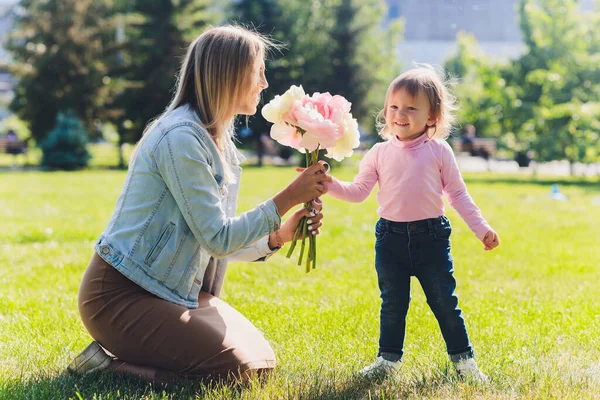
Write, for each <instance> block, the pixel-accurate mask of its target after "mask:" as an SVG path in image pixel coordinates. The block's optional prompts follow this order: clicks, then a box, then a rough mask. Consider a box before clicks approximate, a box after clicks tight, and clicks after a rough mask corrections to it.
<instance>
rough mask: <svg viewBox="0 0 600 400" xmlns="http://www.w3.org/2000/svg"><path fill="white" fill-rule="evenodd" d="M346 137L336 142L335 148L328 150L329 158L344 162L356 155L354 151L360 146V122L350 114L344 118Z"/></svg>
mask: <svg viewBox="0 0 600 400" xmlns="http://www.w3.org/2000/svg"><path fill="white" fill-rule="evenodd" d="M343 126H344V136H342V138H341V139H338V140H336V142H335V146H333V147H331V148H328V149H327V154H325V155H326V156H327V157H329V158H333V159H334V160H336V161H342V160H343V159H344V158H346V157H350V156H351V155H352V154H353V153H354V149H355V148H357V147H358V145H359V144H360V132H359V131H358V122H357V121H356V120H355V119H354V118H352V114H350V113H348V114H346V115H345V116H344V122H343Z"/></svg>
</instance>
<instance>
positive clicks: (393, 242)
mask: <svg viewBox="0 0 600 400" xmlns="http://www.w3.org/2000/svg"><path fill="white" fill-rule="evenodd" d="M454 110H455V105H454V99H453V97H452V96H451V95H450V93H449V92H448V89H447V88H446V86H445V84H444V82H443V81H442V79H441V78H440V76H438V74H437V73H436V72H435V71H434V70H433V68H431V67H429V66H421V67H418V68H415V69H412V70H409V71H408V72H405V73H404V74H402V75H400V76H399V77H397V78H396V79H395V80H394V81H393V82H392V83H391V84H390V86H389V88H388V90H387V93H386V98H385V105H384V109H383V110H382V111H381V112H380V114H379V116H378V122H379V128H380V135H381V136H382V137H383V138H384V139H385V140H386V141H385V142H383V143H378V144H376V145H375V146H373V148H371V150H369V152H368V153H367V154H366V156H365V157H364V159H363V160H362V162H361V164H360V169H359V173H358V175H357V176H356V178H355V179H354V181H353V182H352V183H349V182H340V181H338V180H336V179H334V180H333V182H332V183H331V184H330V185H329V188H328V190H329V194H330V195H331V196H333V197H335V198H338V199H341V200H346V201H351V202H362V201H364V200H365V199H366V198H367V197H368V196H369V194H370V193H371V191H372V190H373V187H374V186H375V183H379V192H378V193H377V202H378V203H379V209H378V210H377V213H378V214H379V216H380V217H381V218H380V219H379V221H378V222H377V225H376V226H375V236H376V243H375V269H376V270H377V276H378V282H379V289H380V291H381V299H382V303H381V320H380V336H379V352H378V355H377V359H376V361H375V362H374V363H373V364H372V365H370V366H368V367H366V368H364V369H363V370H362V371H361V373H363V374H364V375H367V376H368V375H373V374H380V373H388V372H391V371H393V370H394V369H395V368H397V367H399V366H400V361H401V360H402V355H403V345H404V335H405V329H406V314H407V312H408V305H409V302H410V278H411V276H416V277H417V279H418V280H419V282H420V283H421V286H422V287H423V291H424V292H425V295H426V297H427V303H428V304H429V306H430V307H431V310H432V311H433V313H434V315H435V317H436V319H437V320H438V323H439V325H440V329H441V331H442V335H443V337H444V340H445V341H446V347H447V351H448V354H449V355H450V359H451V360H452V362H453V363H454V365H455V367H456V369H457V372H458V373H459V375H461V376H462V377H468V378H471V379H475V380H478V381H485V380H486V379H487V378H486V376H485V375H484V374H483V373H482V372H481V371H480V370H479V369H478V368H477V364H476V363H475V361H474V360H473V355H474V353H473V349H472V348H471V343H470V342H469V337H468V335H467V329H466V327H465V323H464V320H463V317H462V313H461V310H460V308H458V298H457V296H456V294H455V293H454V289H455V288H456V281H455V279H454V274H453V272H454V266H453V261H452V256H451V254H450V233H451V230H452V228H451V226H450V221H449V220H448V218H446V216H444V204H443V202H442V194H445V195H446V197H447V199H448V201H449V202H450V204H451V205H452V207H454V208H455V209H456V211H458V213H459V214H460V216H461V217H462V218H463V219H464V220H465V222H466V223H467V224H468V226H469V228H471V230H472V231H473V233H474V234H475V235H476V236H477V237H478V238H479V239H480V240H481V241H482V242H483V244H484V246H485V250H492V249H494V248H495V247H497V246H498V244H499V243H500V241H499V238H498V235H497V234H496V232H494V230H493V229H491V228H490V226H489V225H488V223H487V222H486V221H485V219H483V217H482V216H481V213H480V211H479V208H478V207H477V206H476V205H475V203H474V202H473V199H472V198H471V197H470V196H469V193H468V192H467V188H466V186H465V183H464V182H463V180H462V177H461V175H460V171H459V170H458V167H457V165H456V160H455V158H454V154H453V152H452V149H451V148H450V146H449V145H448V143H447V142H446V141H445V140H444V139H446V138H447V137H448V135H449V130H450V126H451V124H452V121H453V119H454V117H453V115H452V112H453V111H454Z"/></svg>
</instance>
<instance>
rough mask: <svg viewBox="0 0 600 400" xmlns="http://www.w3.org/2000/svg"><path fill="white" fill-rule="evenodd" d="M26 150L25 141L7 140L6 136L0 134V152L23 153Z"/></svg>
mask: <svg viewBox="0 0 600 400" xmlns="http://www.w3.org/2000/svg"><path fill="white" fill-rule="evenodd" d="M26 152H27V141H26V140H17V141H12V142H11V141H9V140H8V138H7V137H6V136H0V153H8V154H14V155H16V154H25V153H26Z"/></svg>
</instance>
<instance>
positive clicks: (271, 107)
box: [262, 86, 360, 272]
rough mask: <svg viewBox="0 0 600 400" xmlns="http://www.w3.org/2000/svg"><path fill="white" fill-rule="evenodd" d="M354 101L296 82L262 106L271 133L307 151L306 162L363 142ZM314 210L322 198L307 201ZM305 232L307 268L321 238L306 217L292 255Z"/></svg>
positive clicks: (341, 154)
mask: <svg viewBox="0 0 600 400" xmlns="http://www.w3.org/2000/svg"><path fill="white" fill-rule="evenodd" d="M350 108H351V104H350V102H348V100H346V99H345V98H344V97H342V96H332V95H331V94H329V93H318V92H316V93H313V95H312V96H308V95H307V94H305V93H304V89H303V88H302V86H292V87H290V88H289V89H288V91H287V92H285V93H284V94H283V95H281V96H279V95H277V96H275V98H274V99H273V100H271V101H270V102H269V104H267V105H266V106H264V107H263V109H262V115H263V117H265V119H266V120H267V121H269V122H272V123H273V124H274V125H273V126H272V127H271V137H272V138H273V139H275V140H276V141H277V142H279V143H281V144H282V145H285V146H290V147H293V148H295V149H296V150H298V151H300V152H301V153H305V154H306V165H307V166H309V165H312V164H314V163H316V162H317V161H318V155H319V150H322V149H324V150H327V153H326V154H325V156H326V157H329V158H333V159H334V160H337V161H341V160H342V159H344V158H345V157H349V156H351V155H352V153H353V149H355V148H356V147H358V145H359V143H360V142H359V137H360V134H359V132H358V123H357V122H356V119H354V118H352V114H351V113H350ZM304 206H305V207H306V208H308V209H309V210H311V211H313V210H314V211H320V206H321V201H320V199H318V198H317V199H315V200H313V201H312V202H308V203H305V204H304ZM300 235H301V236H302V245H301V247H300V256H299V257H298V265H301V264H302V258H303V254H304V247H305V241H306V237H307V236H309V244H308V256H307V258H306V272H309V271H310V268H311V266H312V268H315V266H316V261H317V238H316V237H315V236H313V235H308V225H307V224H306V218H302V220H301V221H300V223H299V224H298V228H297V229H296V232H295V235H294V239H293V240H292V245H291V246H290V249H289V250H288V253H287V258H290V257H291V255H292V252H293V250H294V248H295V247H296V240H297V239H298V237H300Z"/></svg>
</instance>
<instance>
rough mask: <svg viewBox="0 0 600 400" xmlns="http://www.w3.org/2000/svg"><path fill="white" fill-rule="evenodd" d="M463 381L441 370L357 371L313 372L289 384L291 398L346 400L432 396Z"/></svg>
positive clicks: (449, 391) (447, 391)
mask: <svg viewBox="0 0 600 400" xmlns="http://www.w3.org/2000/svg"><path fill="white" fill-rule="evenodd" d="M457 383H459V380H458V379H456V377H455V373H453V372H450V371H449V370H448V369H447V368H446V369H445V370H437V371H435V372H434V373H433V374H431V373H428V374H421V373H418V372H417V373H413V374H410V375H409V376H406V372H404V373H403V372H400V373H399V374H393V375H390V376H379V377H375V378H365V377H363V376H359V375H353V376H351V377H349V378H338V379H336V378H335V377H331V376H330V377H320V375H316V376H313V377H312V378H311V381H310V382H307V381H304V382H302V381H300V382H298V381H295V382H293V385H294V387H293V388H288V393H287V394H286V396H285V397H287V398H294V399H296V398H298V399H311V400H321V399H322V400H342V399H343V400H346V399H371V398H373V399H375V398H386V399H387V398H391V399H396V398H407V397H417V398H430V397H437V395H440V394H441V395H442V397H443V396H444V394H445V393H452V392H453V391H454V390H455V385H456V384H457Z"/></svg>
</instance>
